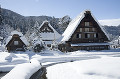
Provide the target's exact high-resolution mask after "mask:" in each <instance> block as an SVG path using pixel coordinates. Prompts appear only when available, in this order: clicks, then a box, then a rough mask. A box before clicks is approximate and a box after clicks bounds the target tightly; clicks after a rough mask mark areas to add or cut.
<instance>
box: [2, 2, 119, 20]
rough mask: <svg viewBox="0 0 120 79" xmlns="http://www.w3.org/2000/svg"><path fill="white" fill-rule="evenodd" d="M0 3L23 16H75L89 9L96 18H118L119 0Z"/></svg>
mask: <svg viewBox="0 0 120 79" xmlns="http://www.w3.org/2000/svg"><path fill="white" fill-rule="evenodd" d="M0 4H1V7H2V8H6V9H10V10H12V11H14V12H17V13H19V14H21V15H24V16H41V15H47V16H55V17H58V18H60V17H63V16H65V15H69V16H70V17H71V18H75V17H76V16H77V15H79V14H80V12H82V11H83V10H86V9H89V10H91V11H92V13H93V15H94V16H95V17H96V18H97V19H98V20H102V19H118V18H120V0H0Z"/></svg>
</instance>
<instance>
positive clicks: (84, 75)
mask: <svg viewBox="0 0 120 79" xmlns="http://www.w3.org/2000/svg"><path fill="white" fill-rule="evenodd" d="M47 77H48V79H120V57H102V58H100V59H90V60H83V61H75V62H69V63H63V64H57V65H54V66H50V67H48V68H47Z"/></svg>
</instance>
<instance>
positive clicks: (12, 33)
mask: <svg viewBox="0 0 120 79" xmlns="http://www.w3.org/2000/svg"><path fill="white" fill-rule="evenodd" d="M14 34H18V35H19V36H23V34H22V33H21V32H18V31H17V30H14V31H12V32H11V36H13V35H14Z"/></svg>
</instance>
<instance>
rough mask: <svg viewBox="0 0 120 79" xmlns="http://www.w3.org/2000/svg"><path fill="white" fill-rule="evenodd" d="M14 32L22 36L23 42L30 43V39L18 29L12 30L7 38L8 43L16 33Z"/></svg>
mask: <svg viewBox="0 0 120 79" xmlns="http://www.w3.org/2000/svg"><path fill="white" fill-rule="evenodd" d="M14 34H17V35H19V36H20V39H21V40H22V41H23V43H24V44H25V45H27V46H28V45H29V43H28V41H27V39H26V38H25V36H24V35H23V34H22V33H21V32H18V31H16V30H15V31H12V32H11V35H10V36H9V37H8V38H7V40H6V45H7V44H8V43H9V41H10V40H11V39H12V36H13V35H14Z"/></svg>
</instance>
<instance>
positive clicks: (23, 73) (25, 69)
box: [2, 60, 41, 79]
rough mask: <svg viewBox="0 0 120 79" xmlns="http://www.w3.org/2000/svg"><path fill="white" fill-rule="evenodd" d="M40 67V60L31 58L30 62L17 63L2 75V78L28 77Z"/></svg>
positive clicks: (21, 78) (19, 78) (23, 78)
mask: <svg viewBox="0 0 120 79" xmlns="http://www.w3.org/2000/svg"><path fill="white" fill-rule="evenodd" d="M40 68H41V65H40V62H38V61H37V60H31V63H25V64H20V65H17V66H16V67H15V68H14V69H12V70H11V71H10V72H9V73H8V74H7V75H5V76H4V77H2V79H29V78H30V77H31V76H32V75H33V74H34V73H35V72H37V71H38V70H39V69H40Z"/></svg>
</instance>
